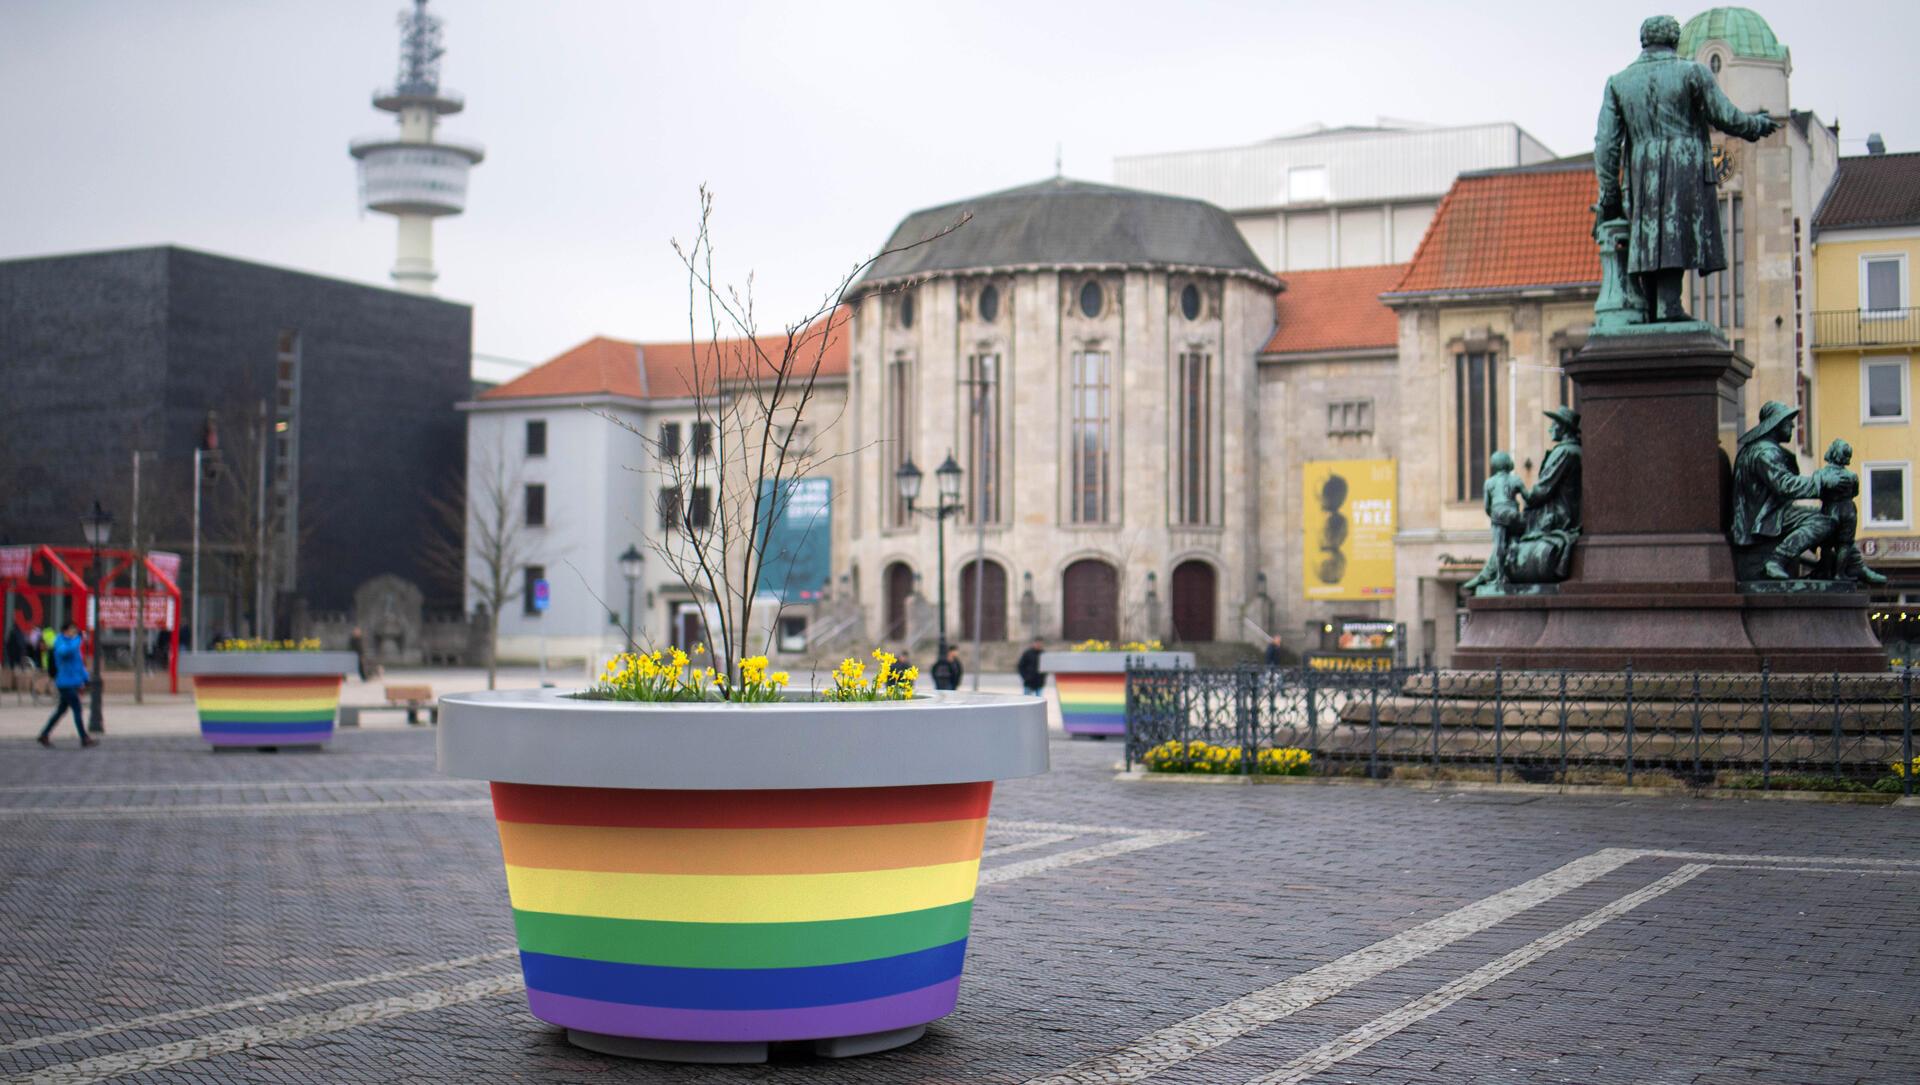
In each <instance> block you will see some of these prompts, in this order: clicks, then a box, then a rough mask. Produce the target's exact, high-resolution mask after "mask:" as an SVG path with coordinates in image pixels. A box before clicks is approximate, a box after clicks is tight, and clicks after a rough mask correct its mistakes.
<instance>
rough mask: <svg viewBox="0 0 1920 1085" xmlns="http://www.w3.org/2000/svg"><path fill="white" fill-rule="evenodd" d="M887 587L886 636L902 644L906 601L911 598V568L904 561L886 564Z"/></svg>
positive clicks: (905, 626) (904, 637)
mask: <svg viewBox="0 0 1920 1085" xmlns="http://www.w3.org/2000/svg"><path fill="white" fill-rule="evenodd" d="M884 580H885V581H886V589H887V615H886V618H887V637H886V639H887V640H889V641H891V642H893V643H895V644H903V643H904V642H905V641H906V639H907V603H908V601H909V600H911V599H912V598H913V570H912V569H911V568H908V566H907V563H906V562H904V561H896V562H894V563H893V564H892V565H889V566H887V571H886V573H885V575H884Z"/></svg>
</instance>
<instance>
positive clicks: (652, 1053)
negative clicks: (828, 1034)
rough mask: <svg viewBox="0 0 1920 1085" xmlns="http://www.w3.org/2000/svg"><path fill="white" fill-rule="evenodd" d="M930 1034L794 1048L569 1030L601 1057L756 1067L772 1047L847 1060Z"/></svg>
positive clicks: (801, 1043)
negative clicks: (737, 1064) (610, 1056)
mask: <svg viewBox="0 0 1920 1085" xmlns="http://www.w3.org/2000/svg"><path fill="white" fill-rule="evenodd" d="M926 1034H927V1026H925V1025H913V1026H911V1027H908V1028H899V1029H892V1030H889V1031H887V1032H869V1033H867V1034H865V1035H863V1036H837V1037H832V1038H830V1039H822V1040H797V1041H794V1042H793V1043H791V1044H778V1045H775V1044H768V1043H702V1042H699V1041H694V1040H647V1039H642V1038H640V1037H637V1036H609V1035H607V1034H606V1033H604V1032H588V1031H587V1030H585V1029H577V1028H570V1029H568V1030H567V1042H568V1043H570V1044H572V1045H573V1046H575V1047H584V1048H586V1049H587V1050H588V1051H598V1052H600V1053H601V1054H602V1055H619V1056H620V1057H622V1058H628V1059H652V1060H654V1061H656V1062H698V1063H755V1062H766V1061H767V1051H768V1049H769V1048H770V1047H775V1046H780V1047H793V1048H803V1047H806V1048H811V1049H812V1050H813V1053H814V1054H815V1055H818V1056H820V1057H821V1058H826V1059H844V1058H850V1057H852V1056H855V1055H871V1054H873V1053H874V1052H876V1051H890V1050H892V1049H893V1048H896V1047H904V1046H906V1045H907V1044H910V1043H912V1042H913V1041H915V1040H918V1039H919V1038H920V1037H922V1036H925V1035H926Z"/></svg>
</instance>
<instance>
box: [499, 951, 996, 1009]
mask: <svg viewBox="0 0 1920 1085" xmlns="http://www.w3.org/2000/svg"><path fill="white" fill-rule="evenodd" d="M966 955H967V940H966V939H964V938H962V939H960V940H959V941H957V942H949V943H947V944H946V945H944V946H935V947H933V948H932V949H923V950H920V951H918V952H915V953H903V954H901V955H899V956H898V957H882V958H880V959H879V960H873V961H854V962H852V963H849V964H830V965H820V966H817V967H813V968H753V969H741V968H664V967H660V966H658V965H644V964H615V963H612V962H608V961H590V960H585V959H582V958H579V957H556V956H551V955H549V954H545V953H528V952H524V951H523V952H522V953H521V954H520V963H521V967H522V968H523V969H524V971H525V973H526V980H527V986H528V987H529V988H531V989H533V990H538V991H547V992H550V993H553V994H559V995H567V996H570V997H573V998H590V999H597V1000H599V1001H602V1002H621V1003H626V1004H627V1005H632V1006H661V1007H667V1008H672V1009H688V1010H778V1009H794V1008H798V1007H802V1006H831V1005H837V1004H839V1003H843V1002H861V1001H865V1000H867V999H873V998H884V997H886V996H888V995H896V994H900V993H902V992H905V991H913V990H918V989H920V988H922V987H930V986H932V985H934V984H937V983H942V982H945V981H947V980H951V979H953V978H954V977H956V976H958V975H959V974H960V966H961V963H962V962H963V961H964V960H965V958H966Z"/></svg>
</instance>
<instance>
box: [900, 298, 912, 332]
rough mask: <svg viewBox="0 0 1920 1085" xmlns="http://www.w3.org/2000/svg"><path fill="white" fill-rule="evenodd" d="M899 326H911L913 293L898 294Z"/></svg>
mask: <svg viewBox="0 0 1920 1085" xmlns="http://www.w3.org/2000/svg"><path fill="white" fill-rule="evenodd" d="M900 326H901V327H903V328H911V327H913V295H912V294H902V295H900Z"/></svg>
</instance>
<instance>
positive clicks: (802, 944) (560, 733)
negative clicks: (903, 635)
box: [439, 690, 1047, 1061]
mask: <svg viewBox="0 0 1920 1085" xmlns="http://www.w3.org/2000/svg"><path fill="white" fill-rule="evenodd" d="M439 738H440V762H441V768H442V770H443V771H445V772H447V773H449V774H451V775H455V776H465V777H472V778H477V779H485V780H489V781H491V783H492V789H493V801H494V812H495V816H496V819H497V820H498V823H499V830H500V844H501V851H502V853H503V856H504V858H505V861H506V873H507V890H508V895H509V897H510V899H511V902H512V907H513V914H514V927H515V931H516V933H517V936H518V939H519V944H520V951H521V964H522V969H523V972H524V975H525V977H526V983H527V1001H528V1006H529V1008H530V1009H531V1010H532V1012H533V1014H534V1016H536V1017H539V1018H540V1019H542V1020H544V1021H548V1022H550V1023H552V1024H556V1025H560V1026H562V1027H564V1028H566V1029H567V1030H568V1037H569V1039H571V1040H572V1041H573V1042H575V1043H576V1044H579V1045H581V1046H584V1047H590V1048H593V1049H595V1050H601V1051H609V1052H613V1053H616V1054H627V1055H639V1056H643V1057H654V1058H673V1059H683V1060H688V1061H760V1060H763V1059H765V1057H766V1052H767V1045H768V1044H771V1043H782V1042H790V1041H807V1042H812V1043H813V1044H814V1046H815V1050H817V1051H819V1052H820V1053H822V1054H829V1055H846V1054H858V1053H862V1052H866V1051H876V1050H882V1049H885V1048H888V1047H893V1046H897V1045H899V1044H902V1043H907V1042H910V1041H911V1040H913V1039H915V1038H916V1037H918V1036H919V1035H920V1034H921V1033H922V1032H923V1031H924V1030H925V1027H926V1024H927V1023H928V1022H930V1021H933V1020H936V1019H938V1018H940V1017H943V1016H945V1015H946V1014H947V1013H949V1012H951V1011H952V1009H953V1007H954V1002H955V999H956V998H957V996H958V993H959V986H960V972H961V965H962V963H963V960H964V957H965V954H966V944H967V937H968V928H969V921H970V918H971V913H972V901H973V892H974V886H975V883H976V880H977V875H978V871H979V864H980V847H981V841H982V840H983V838H984V836H985V833H986V815H987V806H988V803H989V800H990V799H991V797H992V790H993V781H994V780H998V779H1009V778H1012V777H1018V776H1027V775H1032V774H1035V773H1040V772H1044V771H1046V768H1047V750H1046V714H1045V706H1044V704H1043V702H1041V701H1040V700H1039V699H1038V698H1032V697H1003V696H990V695H978V694H958V693H954V694H945V695H941V696H938V697H932V698H916V699H914V700H911V701H896V702H880V703H870V704H852V705H846V704H830V703H819V702H803V701H797V700H789V701H785V702H781V703H774V704H757V705H740V704H723V703H652V704H649V703H631V702H609V701H596V700H590V699H583V698H575V697H569V696H566V695H564V694H560V693H557V692H555V691H552V690H516V691H506V692H493V693H467V694H454V695H450V696H448V697H445V698H443V699H442V700H441V729H440V736H439Z"/></svg>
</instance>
